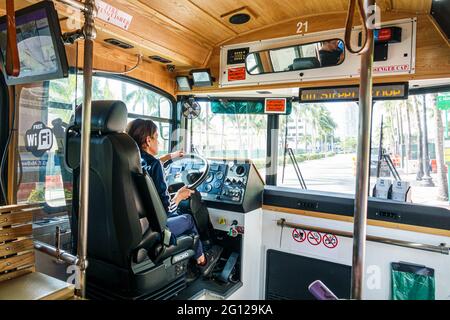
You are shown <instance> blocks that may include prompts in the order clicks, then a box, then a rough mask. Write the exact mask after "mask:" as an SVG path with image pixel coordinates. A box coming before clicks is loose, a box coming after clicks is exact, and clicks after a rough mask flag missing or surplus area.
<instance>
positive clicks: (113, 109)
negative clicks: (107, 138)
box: [74, 100, 128, 133]
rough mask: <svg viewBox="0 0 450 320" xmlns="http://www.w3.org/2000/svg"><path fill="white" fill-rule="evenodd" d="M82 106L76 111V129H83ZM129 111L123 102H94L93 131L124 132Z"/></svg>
mask: <svg viewBox="0 0 450 320" xmlns="http://www.w3.org/2000/svg"><path fill="white" fill-rule="evenodd" d="M81 119H82V106H81V105H80V106H79V107H77V109H76V110H75V122H74V126H75V127H76V128H81ZM127 120H128V110H127V106H126V105H125V103H123V102H122V101H118V100H116V101H113V100H111V101H108V100H97V101H92V117H91V131H101V132H103V133H108V132H124V131H125V128H126V126H127Z"/></svg>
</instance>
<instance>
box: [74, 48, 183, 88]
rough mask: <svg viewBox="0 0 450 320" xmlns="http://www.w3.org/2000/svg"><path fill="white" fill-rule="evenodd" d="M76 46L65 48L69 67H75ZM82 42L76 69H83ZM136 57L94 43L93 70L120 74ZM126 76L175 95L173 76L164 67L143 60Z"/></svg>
mask: <svg viewBox="0 0 450 320" xmlns="http://www.w3.org/2000/svg"><path fill="white" fill-rule="evenodd" d="M76 47H77V46H76V45H71V46H67V47H66V52H67V58H68V60H69V65H70V66H73V67H75V66H76ZM83 49H84V48H83V41H80V42H79V43H78V67H79V68H82V67H83ZM136 62H137V57H136V56H135V55H132V54H128V53H124V52H123V51H122V50H119V49H116V48H113V47H112V46H109V45H104V44H102V43H98V42H96V43H95V44H94V68H95V69H96V70H98V71H100V70H107V71H114V72H122V71H126V70H129V69H130V68H132V67H133V66H135V65H136ZM127 76H129V77H132V78H135V79H138V80H141V81H144V82H146V83H149V84H151V85H153V86H155V87H158V88H160V89H161V90H164V91H166V92H167V93H169V94H170V95H174V94H175V74H174V73H170V72H168V71H167V68H166V66H164V65H162V64H160V63H157V62H150V61H148V60H144V61H143V62H142V64H141V65H140V66H139V67H138V68H137V69H136V70H134V71H133V72H131V73H129V74H127Z"/></svg>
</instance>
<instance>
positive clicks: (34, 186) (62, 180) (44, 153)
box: [17, 75, 172, 213]
mask: <svg viewBox="0 0 450 320" xmlns="http://www.w3.org/2000/svg"><path fill="white" fill-rule="evenodd" d="M82 88H83V78H82V76H75V75H70V76H69V77H68V78H66V79H59V80H52V81H47V82H43V83H36V84H33V85H27V86H23V87H21V88H19V90H20V91H19V92H18V93H19V102H18V103H19V117H20V124H19V150H18V151H19V152H18V155H19V167H18V176H19V184H18V190H17V201H18V203H42V204H44V206H45V208H46V211H47V212H48V213H57V212H60V211H63V212H64V213H65V212H66V211H67V210H66V209H67V206H68V205H70V204H71V201H72V174H71V172H70V170H69V169H68V168H67V166H66V164H65V158H64V150H65V135H66V130H67V128H68V126H69V125H70V122H71V120H72V117H73V115H74V111H75V108H76V106H77V105H79V104H81V103H82V100H83V92H82ZM93 99H94V100H104V99H117V100H122V101H124V102H125V103H126V105H127V107H128V112H129V121H131V120H133V119H136V118H144V119H152V120H153V121H155V123H156V124H157V125H158V126H159V128H160V140H161V141H160V142H161V146H162V147H161V148H160V149H161V153H164V152H168V151H169V145H170V141H169V140H170V139H169V138H170V129H171V126H170V124H171V120H170V118H171V114H172V102H171V101H170V100H169V99H168V98H166V97H164V96H162V95H160V94H159V93H156V92H154V91H152V90H149V89H147V88H144V87H142V86H138V85H136V84H133V83H131V82H128V81H125V80H118V79H109V78H104V77H94V81H93Z"/></svg>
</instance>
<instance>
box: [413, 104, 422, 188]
mask: <svg viewBox="0 0 450 320" xmlns="http://www.w3.org/2000/svg"><path fill="white" fill-rule="evenodd" d="M419 104H420V102H419V98H418V97H417V96H414V109H415V110H414V111H415V113H416V121H417V132H418V135H417V149H418V152H417V158H418V162H417V163H418V166H417V176H416V180H417V181H421V180H422V178H423V175H424V172H423V129H422V121H421V119H420V111H419Z"/></svg>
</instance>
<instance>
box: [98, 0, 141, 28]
mask: <svg viewBox="0 0 450 320" xmlns="http://www.w3.org/2000/svg"><path fill="white" fill-rule="evenodd" d="M95 4H96V6H97V10H98V14H97V18H99V19H101V20H103V21H106V22H108V23H110V24H112V25H115V26H117V27H119V28H122V29H124V30H128V28H129V27H130V24H131V21H132V20H133V16H132V15H129V14H128V13H126V12H124V11H122V10H119V9H117V8H115V7H113V6H111V5H109V4H107V3H106V2H104V1H101V0H96V1H95Z"/></svg>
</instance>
